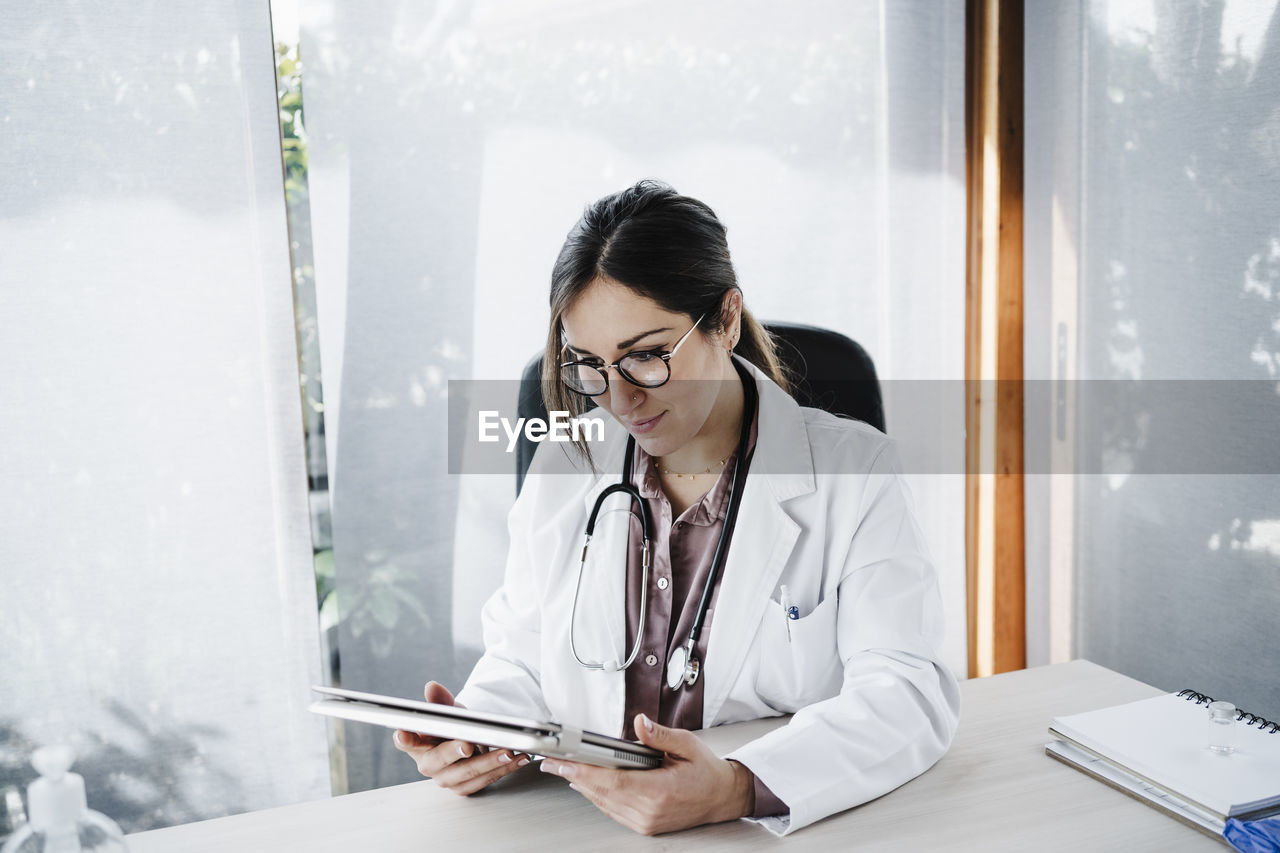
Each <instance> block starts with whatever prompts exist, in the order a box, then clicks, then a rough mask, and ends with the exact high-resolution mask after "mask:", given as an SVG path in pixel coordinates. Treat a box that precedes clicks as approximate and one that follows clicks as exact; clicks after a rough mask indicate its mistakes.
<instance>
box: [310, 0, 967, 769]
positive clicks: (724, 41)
mask: <svg viewBox="0 0 1280 853" xmlns="http://www.w3.org/2000/svg"><path fill="white" fill-rule="evenodd" d="M301 25H302V38H301V49H302V55H303V61H304V65H305V69H306V70H305V72H304V91H305V102H306V111H307V123H308V128H309V131H310V134H311V146H310V154H309V156H310V161H309V162H310V187H311V200H312V217H313V227H314V230H313V235H314V239H315V245H316V283H317V296H318V314H319V323H320V343H321V349H322V359H323V363H324V369H325V399H326V433H327V437H328V447H329V453H330V458H329V470H330V472H331V477H332V481H331V482H332V484H333V486H334V497H333V502H334V518H333V531H334V548H335V560H336V564H337V573H338V586H339V590H340V592H341V591H343V590H344V589H345V590H349V591H350V595H353V596H354V595H356V594H358V591H359V590H360V589H368V588H369V587H370V585H371V584H372V585H375V586H382V587H383V588H384V589H385V590H387V593H386V594H387V595H388V597H389V598H394V599H395V600H396V601H397V602H399V603H400V604H399V606H398V611H397V612H398V614H399V615H393V614H392V612H391V611H392V609H391V608H390V607H388V608H387V611H386V614H385V615H386V616H387V619H385V620H384V623H383V625H382V628H381V629H380V630H379V632H378V633H379V634H380V635H381V636H383V637H384V638H386V639H385V641H384V643H383V645H382V646H380V647H379V646H375V645H374V644H373V643H371V642H370V641H369V639H368V637H369V632H367V631H365V630H364V628H363V627H362V626H363V625H365V624H366V623H368V624H372V623H371V622H368V620H367V619H365V618H363V617H361V616H360V614H359V613H358V612H357V613H353V615H352V616H351V618H350V619H347V618H344V619H343V623H344V626H345V625H346V624H347V623H350V627H343V628H342V630H341V631H340V652H341V661H342V678H343V681H344V683H346V684H349V685H353V686H358V687H367V688H374V689H384V690H395V691H400V692H403V693H404V694H405V695H414V694H416V693H417V692H418V691H420V690H421V689H422V683H423V681H425V680H426V679H428V678H435V679H437V680H440V681H442V682H445V683H446V684H448V685H449V686H452V687H457V686H460V684H461V681H462V680H463V678H464V677H465V675H466V673H467V672H468V671H469V670H470V667H471V665H472V663H473V662H474V660H475V659H476V656H477V655H478V653H479V648H480V645H481V639H480V626H479V610H480V605H481V603H482V602H483V601H484V599H485V598H486V597H487V596H488V595H489V594H490V593H491V591H492V590H493V589H494V588H495V586H496V585H497V583H498V582H499V579H500V574H501V567H502V565H503V562H504V558H505V550H506V528H505V517H506V512H507V509H508V508H509V507H510V505H511V501H512V500H513V498H514V474H512V475H511V476H502V477H498V476H488V477H486V476H479V475H477V476H458V475H456V474H450V473H448V471H447V470H446V468H445V464H444V459H445V447H446V437H447V428H446V411H445V393H446V389H447V384H446V383H447V381H448V380H450V379H489V380H509V381H511V382H512V383H513V384H512V386H511V396H512V399H513V400H514V380H516V379H518V377H519V375H520V371H521V369H522V368H523V366H524V365H525V363H526V362H527V361H528V360H529V359H530V358H531V357H532V356H533V355H534V354H535V353H536V352H538V351H539V350H540V348H541V346H542V343H543V340H544V336H545V330H546V323H547V316H548V309H547V288H548V280H549V274H550V270H551V266H552V263H553V261H554V260H555V257H556V254H557V252H558V251H559V248H560V245H561V243H562V241H563V239H564V236H565V234H566V232H567V231H568V229H569V227H570V226H571V225H572V224H573V223H574V221H575V220H576V219H577V218H578V216H579V215H580V214H581V212H582V208H583V206H584V205H585V204H586V203H587V202H589V201H592V200H594V199H596V198H599V197H600V196H602V195H605V194H606V193H610V192H613V191H616V190H618V189H621V188H622V187H624V186H627V185H629V184H631V183H633V182H635V181H636V180H638V179H640V178H645V177H656V178H661V179H663V180H666V181H667V182H669V183H671V184H672V185H674V186H675V187H676V189H678V190H679V191H680V192H683V193H686V194H689V195H692V196H695V197H697V198H700V199H702V200H704V201H706V202H707V203H709V204H710V205H711V206H712V207H713V208H714V209H715V210H716V211H717V213H718V214H719V215H720V216H721V217H722V218H723V219H724V221H725V222H726V224H727V225H728V228H729V242H730V247H731V250H732V251H733V253H734V257H735V260H736V264H737V267H738V271H739V275H740V279H741V282H742V285H743V289H744V292H745V297H746V301H747V304H748V305H749V306H750V307H751V308H752V310H753V311H754V312H755V314H756V316H757V317H760V318H762V319H764V320H786V321H795V322H804V323H811V324H814V325H818V326H823V327H827V328H831V329H835V330H838V331H841V332H844V333H846V334H848V335H850V336H851V337H853V338H854V339H856V340H858V341H859V342H861V343H862V344H863V345H864V346H866V347H867V349H868V350H869V351H870V353H871V355H872V356H873V358H875V360H876V362H877V366H878V368H879V371H880V374H881V376H882V378H884V379H885V380H887V381H886V384H885V394H886V402H887V407H888V428H889V432H890V434H893V435H898V436H910V435H916V436H920V435H923V434H924V433H922V432H921V430H920V427H921V426H922V424H924V423H925V422H929V423H931V424H934V425H935V429H934V430H933V431H932V432H929V431H927V430H926V431H924V432H925V433H928V434H927V439H928V440H930V441H942V442H944V443H950V444H951V445H953V447H954V453H953V454H952V455H951V458H952V459H953V460H962V458H963V452H962V447H963V411H962V410H959V409H958V410H956V411H955V412H953V413H949V414H950V415H952V416H953V417H952V419H951V422H950V423H949V424H947V423H941V424H939V422H940V421H941V420H943V419H941V418H940V417H939V414H938V413H937V412H922V411H921V410H920V408H919V398H918V397H914V396H913V395H904V394H899V393H896V392H897V391H898V383H906V382H907V381H908V380H924V379H927V380H958V379H961V378H962V370H963V333H964V332H963V329H964V324H963V316H964V314H963V312H964V308H963V298H964V278H963V276H964V198H963V186H964V164H963V116H964V110H963V98H964V94H963V92H964V86H963V66H964V54H963V42H964V5H963V3H961V2H955V0H950V1H949V2H935V0H922V2H896V0H895V2H892V3H876V2H859V3H845V2H803V3H788V4H778V3H772V2H738V0H735V1H734V2H727V0H718V2H711V3H699V4H687V3H675V2H620V3H609V4H604V5H601V4H597V3H587V2H576V0H575V2H565V1H564V0H561V1H560V2H552V3H535V4H525V3H504V2H484V0H479V2H437V3H427V4H422V3H408V2H397V1H396V0H385V2H363V3H357V4H351V3H337V2H329V1H328V0H306V2H304V3H303V4H302V14H301ZM904 396H905V397H908V398H910V399H909V401H906V402H904V400H903V398H904ZM335 421H336V424H335ZM513 470H514V466H513ZM961 473H962V469H960V468H958V467H957V468H955V469H954V470H944V469H941V468H937V467H933V468H919V469H918V470H917V471H916V473H915V474H913V477H912V480H913V486H914V488H915V492H916V497H917V502H918V504H919V509H920V513H921V516H922V519H923V521H924V524H925V527H926V529H927V531H928V533H929V535H930V538H931V541H932V544H933V547H934V551H935V556H936V558H937V562H938V565H939V569H940V572H941V575H942V582H943V587H944V595H945V597H946V606H947V615H948V632H949V633H948V646H947V649H946V654H947V659H948V660H949V661H950V662H951V663H952V665H953V666H954V667H955V668H956V670H957V671H958V672H961V673H963V671H964V666H965V665H964V661H965V644H964V636H965V622H964V563H963V507H964V499H963V490H962V486H961V483H960V477H959V475H960V474H961ZM343 594H344V595H346V594H347V593H343ZM409 601H412V602H413V604H412V605H411V604H410V603H407V602H409ZM389 623H394V627H391V628H389V629H388V627H387V626H388V624H389ZM347 734H348V736H349V737H351V736H354V737H364V735H363V734H362V733H357V732H352V731H350V730H348V732H347ZM373 737H374V740H373V741H372V742H370V743H365V742H361V744H360V746H359V754H357V750H356V749H349V750H348V767H349V768H351V771H352V775H353V780H352V784H353V787H361V786H364V785H368V784H374V783H376V782H381V783H386V782H388V781H396V780H399V779H409V778H412V777H413V772H414V771H413V767H412V765H411V764H409V763H408V762H407V761H406V760H404V759H403V758H402V757H400V756H396V755H394V754H392V753H391V751H390V748H389V745H388V744H387V743H386V742H385V741H386V738H385V737H382V736H381V735H380V734H378V733H374V735H373ZM371 750H376V751H379V754H378V756H377V757H376V758H375V759H374V760H373V762H372V764H371V765H370V763H369V761H368V759H367V758H366V757H365V756H366V755H367V754H368V753H369V752H370V751H371ZM361 768H363V769H361Z"/></svg>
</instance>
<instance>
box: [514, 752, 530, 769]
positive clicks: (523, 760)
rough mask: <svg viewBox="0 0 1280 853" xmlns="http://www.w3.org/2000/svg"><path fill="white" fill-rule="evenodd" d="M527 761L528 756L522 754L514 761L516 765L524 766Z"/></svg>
mask: <svg viewBox="0 0 1280 853" xmlns="http://www.w3.org/2000/svg"><path fill="white" fill-rule="evenodd" d="M528 763H529V756H527V755H522V756H520V760H519V761H517V762H516V767H524V766H525V765H526V764H528Z"/></svg>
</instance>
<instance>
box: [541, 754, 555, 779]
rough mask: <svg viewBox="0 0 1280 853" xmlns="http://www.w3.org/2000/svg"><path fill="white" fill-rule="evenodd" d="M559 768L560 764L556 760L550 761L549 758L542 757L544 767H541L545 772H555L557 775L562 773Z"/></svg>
mask: <svg viewBox="0 0 1280 853" xmlns="http://www.w3.org/2000/svg"><path fill="white" fill-rule="evenodd" d="M559 769H560V767H559V765H557V764H556V763H555V762H554V761H548V760H547V759H545V758H544V759H542V767H541V770H542V772H543V773H553V774H555V775H557V776H558V775H560V774H559V773H558V772H557V771H558V770H559Z"/></svg>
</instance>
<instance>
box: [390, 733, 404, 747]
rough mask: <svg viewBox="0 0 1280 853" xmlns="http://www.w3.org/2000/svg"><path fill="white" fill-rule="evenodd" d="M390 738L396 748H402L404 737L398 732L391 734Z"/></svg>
mask: <svg viewBox="0 0 1280 853" xmlns="http://www.w3.org/2000/svg"><path fill="white" fill-rule="evenodd" d="M391 738H392V739H393V740H394V741H395V742H396V745H397V746H404V737H402V736H401V734H400V733H399V732H396V733H395V734H393V735H392V736H391Z"/></svg>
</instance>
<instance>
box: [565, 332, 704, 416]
mask: <svg viewBox="0 0 1280 853" xmlns="http://www.w3.org/2000/svg"><path fill="white" fill-rule="evenodd" d="M705 316H707V315H706V314H703V315H702V317H705ZM702 317H699V318H698V319H696V320H694V321H693V325H692V326H690V327H689V331H687V332H685V333H684V336H683V337H681V338H680V340H678V341H676V345H675V346H673V347H672V348H671V352H663V351H662V350H642V351H640V352H629V353H627V354H626V355H624V356H623V357H622V358H620V359H618V360H617V361H615V362H614V363H613V364H597V363H595V362H592V361H566V362H565V363H564V364H561V365H560V379H561V380H562V381H563V382H564V384H565V385H568V386H569V389H570V390H572V391H577V392H578V393H579V394H586V395H587V396H588V397H599V396H600V395H601V394H603V393H604V392H605V391H608V390H609V368H610V367H614V368H617V370H618V373H620V374H621V375H622V378H623V379H625V380H627V381H628V382H630V383H631V384H632V385H636V386H639V387H640V388H657V387H659V386H661V385H666V384H667V380H669V379H670V378H671V365H670V364H669V363H668V362H670V361H671V356H673V355H675V354H676V352H677V351H678V350H679V349H680V346H681V345H682V344H683V343H684V342H685V341H686V340H687V339H688V337H689V336H690V335H691V334H693V330H694V329H696V328H698V324H699V323H701V322H702Z"/></svg>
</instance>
